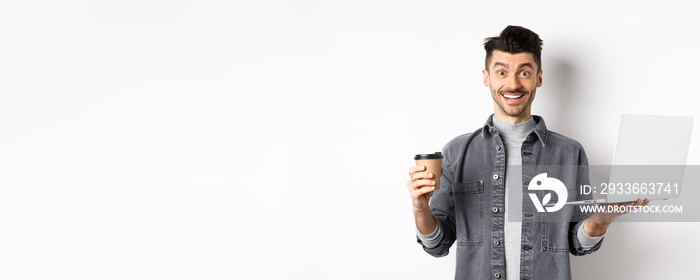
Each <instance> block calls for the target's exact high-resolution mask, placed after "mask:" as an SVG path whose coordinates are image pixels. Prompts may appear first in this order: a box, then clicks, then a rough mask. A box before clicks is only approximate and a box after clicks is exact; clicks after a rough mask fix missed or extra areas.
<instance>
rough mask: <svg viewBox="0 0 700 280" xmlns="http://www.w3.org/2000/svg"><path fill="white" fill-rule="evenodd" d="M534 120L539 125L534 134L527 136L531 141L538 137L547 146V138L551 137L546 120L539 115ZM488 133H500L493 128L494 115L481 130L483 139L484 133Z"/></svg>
mask: <svg viewBox="0 0 700 280" xmlns="http://www.w3.org/2000/svg"><path fill="white" fill-rule="evenodd" d="M532 119H533V120H534V121H535V123H537V126H536V127H535V129H534V130H533V133H531V134H530V135H528V136H527V139H528V140H529V139H531V137H537V139H539V140H540V143H542V146H544V145H545V144H547V137H548V136H549V131H548V130H547V126H546V125H545V124H544V119H542V117H540V116H537V115H532ZM487 132H489V133H491V134H496V133H498V130H497V129H496V127H494V126H493V114H491V116H489V118H488V119H487V120H486V123H485V124H484V127H482V128H481V137H484V133H487ZM533 135H534V136H533Z"/></svg>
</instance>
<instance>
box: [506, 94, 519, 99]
mask: <svg viewBox="0 0 700 280" xmlns="http://www.w3.org/2000/svg"><path fill="white" fill-rule="evenodd" d="M523 95H524V94H521V95H512V94H503V97H505V98H508V99H518V98H520V97H523Z"/></svg>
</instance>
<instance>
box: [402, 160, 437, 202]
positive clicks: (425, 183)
mask: <svg viewBox="0 0 700 280" xmlns="http://www.w3.org/2000/svg"><path fill="white" fill-rule="evenodd" d="M424 170H425V166H423V165H416V166H414V167H411V169H410V170H409V171H408V174H409V175H410V176H411V180H409V181H408V182H407V183H406V185H407V186H408V192H409V193H411V199H412V200H413V210H414V211H425V210H430V209H429V206H428V202H429V201H430V197H432V196H433V191H434V190H435V181H434V180H432V178H433V176H434V175H433V173H427V172H422V171H424Z"/></svg>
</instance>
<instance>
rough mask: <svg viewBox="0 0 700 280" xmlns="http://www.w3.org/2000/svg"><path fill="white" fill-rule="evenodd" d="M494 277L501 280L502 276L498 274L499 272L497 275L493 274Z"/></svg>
mask: <svg viewBox="0 0 700 280" xmlns="http://www.w3.org/2000/svg"><path fill="white" fill-rule="evenodd" d="M493 277H496V278H501V274H500V273H498V272H496V273H494V274H493Z"/></svg>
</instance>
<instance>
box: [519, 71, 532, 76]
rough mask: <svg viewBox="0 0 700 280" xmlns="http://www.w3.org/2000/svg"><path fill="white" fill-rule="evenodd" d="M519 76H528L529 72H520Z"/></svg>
mask: <svg viewBox="0 0 700 280" xmlns="http://www.w3.org/2000/svg"><path fill="white" fill-rule="evenodd" d="M520 76H525V77H527V76H530V72H528V71H523V72H520Z"/></svg>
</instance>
